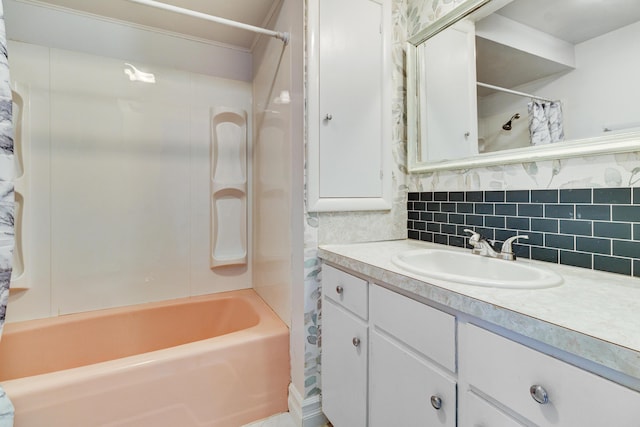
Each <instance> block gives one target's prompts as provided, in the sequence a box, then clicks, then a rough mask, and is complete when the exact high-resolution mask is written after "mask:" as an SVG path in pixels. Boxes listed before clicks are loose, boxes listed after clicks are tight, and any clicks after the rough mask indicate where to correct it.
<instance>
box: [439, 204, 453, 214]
mask: <svg viewBox="0 0 640 427" xmlns="http://www.w3.org/2000/svg"><path fill="white" fill-rule="evenodd" d="M440 210H441V211H442V212H455V211H456V204H455V203H451V202H445V203H440Z"/></svg>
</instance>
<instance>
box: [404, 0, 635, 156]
mask: <svg viewBox="0 0 640 427" xmlns="http://www.w3.org/2000/svg"><path fill="white" fill-rule="evenodd" d="M505 4H506V5H505ZM638 40H640V2H638V1H636V0H612V1H608V2H593V1H570V0H566V1H561V2H559V1H557V0H514V1H503V0H494V1H492V2H490V3H489V4H488V5H486V6H483V7H482V8H481V9H480V10H478V11H476V12H475V13H473V14H471V15H469V16H467V17H466V18H465V19H464V20H461V21H459V22H457V23H455V24H454V25H452V26H450V27H448V28H446V29H445V30H443V31H441V32H438V33H437V34H435V35H434V36H433V37H430V38H429V39H427V40H426V41H424V42H423V43H420V44H418V45H417V46H416V49H415V52H416V59H415V61H416V67H415V70H417V71H418V72H419V75H418V76H417V79H416V86H417V87H416V91H417V93H416V94H415V99H416V100H417V103H418V105H417V108H416V113H417V114H416V116H417V117H416V123H415V125H416V127H417V130H416V131H415V132H414V135H415V137H416V141H415V144H416V147H415V152H414V153H415V157H416V158H415V159H414V160H415V161H416V162H417V163H420V162H422V163H424V162H439V161H445V160H452V159H457V158H473V157H478V155H480V157H482V156H486V155H487V153H496V152H500V151H504V150H515V149H520V150H522V149H530V147H535V146H546V145H551V144H558V145H562V144H566V143H567V142H568V141H573V140H583V139H589V138H594V137H612V136H614V135H616V134H621V133H629V132H637V131H640V103H638V102H637V101H636V97H637V95H638V94H640V77H639V76H640V55H638V53H637V52H638ZM474 59H475V60H474ZM409 120H410V127H411V125H412V123H411V120H412V118H411V117H410V118H409ZM410 134H411V131H410ZM410 143H412V142H411V141H410Z"/></svg>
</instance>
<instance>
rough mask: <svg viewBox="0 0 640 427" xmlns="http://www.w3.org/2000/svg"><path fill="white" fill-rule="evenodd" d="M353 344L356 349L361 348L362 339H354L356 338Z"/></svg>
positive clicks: (352, 341)
mask: <svg viewBox="0 0 640 427" xmlns="http://www.w3.org/2000/svg"><path fill="white" fill-rule="evenodd" d="M351 343H352V344H353V346H354V347H360V338H358V337H354V338H353V339H352V340H351Z"/></svg>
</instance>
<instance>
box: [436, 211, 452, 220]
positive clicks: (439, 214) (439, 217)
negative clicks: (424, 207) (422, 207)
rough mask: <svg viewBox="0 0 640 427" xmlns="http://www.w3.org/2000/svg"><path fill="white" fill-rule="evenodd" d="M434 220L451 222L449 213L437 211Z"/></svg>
mask: <svg viewBox="0 0 640 427" xmlns="http://www.w3.org/2000/svg"><path fill="white" fill-rule="evenodd" d="M433 220H434V221H435V222H449V214H446V213H442V212H436V213H434V214H433Z"/></svg>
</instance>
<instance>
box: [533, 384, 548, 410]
mask: <svg viewBox="0 0 640 427" xmlns="http://www.w3.org/2000/svg"><path fill="white" fill-rule="evenodd" d="M529 393H531V397H533V400H535V401H536V402H538V403H539V404H541V405H544V404H546V403H549V395H548V394H547V390H545V389H544V387H542V386H541V385H532V386H531V387H530V388H529Z"/></svg>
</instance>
